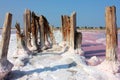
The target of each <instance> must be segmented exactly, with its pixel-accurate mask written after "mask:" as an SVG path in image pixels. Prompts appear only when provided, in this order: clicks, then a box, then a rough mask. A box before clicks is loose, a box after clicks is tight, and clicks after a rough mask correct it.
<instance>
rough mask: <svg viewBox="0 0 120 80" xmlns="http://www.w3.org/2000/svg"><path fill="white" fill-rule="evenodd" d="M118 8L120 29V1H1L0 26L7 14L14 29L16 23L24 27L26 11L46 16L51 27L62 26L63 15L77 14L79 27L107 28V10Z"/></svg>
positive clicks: (119, 25)
mask: <svg viewBox="0 0 120 80" xmlns="http://www.w3.org/2000/svg"><path fill="white" fill-rule="evenodd" d="M113 5H114V6H116V15H117V26H118V27H120V0H0V26H3V22H4V18H5V14H6V13H7V12H10V13H12V15H13V19H12V27H14V26H15V23H16V21H17V22H19V23H20V25H21V27H23V14H24V12H25V9H30V10H31V11H34V12H35V13H36V14H37V15H44V16H45V17H46V18H47V20H48V22H49V24H50V25H54V26H56V27H58V26H61V15H69V16H70V15H71V14H72V12H73V11H75V12H76V13H77V16H76V18H77V26H91V27H92V26H95V27H99V26H105V8H106V7H107V6H113Z"/></svg>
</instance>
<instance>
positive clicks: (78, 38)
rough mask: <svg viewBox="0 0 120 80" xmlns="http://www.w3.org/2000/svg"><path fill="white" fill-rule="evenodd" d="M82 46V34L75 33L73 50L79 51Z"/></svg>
mask: <svg viewBox="0 0 120 80" xmlns="http://www.w3.org/2000/svg"><path fill="white" fill-rule="evenodd" d="M81 44H82V33H81V32H75V49H81Z"/></svg>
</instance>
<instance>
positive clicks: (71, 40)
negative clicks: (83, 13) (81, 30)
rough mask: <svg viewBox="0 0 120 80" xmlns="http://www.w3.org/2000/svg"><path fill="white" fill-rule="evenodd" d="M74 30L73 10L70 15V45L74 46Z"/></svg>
mask: <svg viewBox="0 0 120 80" xmlns="http://www.w3.org/2000/svg"><path fill="white" fill-rule="evenodd" d="M75 31H76V12H73V13H72V14H71V17H70V46H71V47H72V48H73V49H74V48H75V45H74V44H75Z"/></svg>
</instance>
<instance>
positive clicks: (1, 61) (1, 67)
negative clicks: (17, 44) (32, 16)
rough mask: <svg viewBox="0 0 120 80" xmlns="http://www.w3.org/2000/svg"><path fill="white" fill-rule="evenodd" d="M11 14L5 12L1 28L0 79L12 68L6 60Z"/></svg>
mask: <svg viewBox="0 0 120 80" xmlns="http://www.w3.org/2000/svg"><path fill="white" fill-rule="evenodd" d="M11 23H12V14H10V13H7V14H6V18H5V22H4V25H3V30H2V40H1V42H0V80H2V79H3V78H4V77H5V76H6V75H7V74H8V73H9V72H10V71H11V69H12V67H13V64H12V63H11V62H9V61H8V60H7V53H8V48H9V41H10V34H11Z"/></svg>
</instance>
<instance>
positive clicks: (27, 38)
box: [24, 9, 31, 47]
mask: <svg viewBox="0 0 120 80" xmlns="http://www.w3.org/2000/svg"><path fill="white" fill-rule="evenodd" d="M24 34H25V42H26V44H27V47H31V11H30V10H28V9H26V10H25V13H24Z"/></svg>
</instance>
